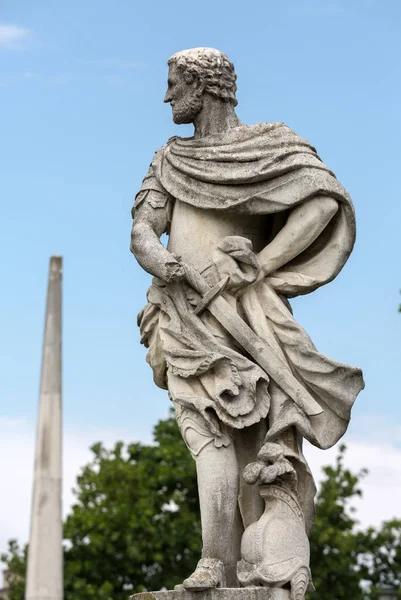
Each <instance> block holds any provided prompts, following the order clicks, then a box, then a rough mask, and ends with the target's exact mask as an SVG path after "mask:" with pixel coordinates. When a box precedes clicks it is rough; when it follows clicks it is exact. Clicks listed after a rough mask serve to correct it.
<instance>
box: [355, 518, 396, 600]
mask: <svg viewBox="0 0 401 600" xmlns="http://www.w3.org/2000/svg"><path fill="white" fill-rule="evenodd" d="M360 539H361V546H362V547H363V548H364V553H363V554H361V556H360V558H359V563H360V565H361V576H362V578H363V579H364V580H366V581H370V582H371V584H372V585H371V588H370V595H369V598H371V599H372V600H376V599H377V598H378V597H379V590H380V588H381V586H383V585H390V586H392V587H393V588H394V589H395V590H396V592H397V596H398V598H401V520H399V519H392V520H390V521H385V522H384V523H383V524H382V527H381V528H380V529H379V530H375V529H374V528H372V527H371V528H369V529H368V530H367V531H366V532H362V533H361V534H360Z"/></svg>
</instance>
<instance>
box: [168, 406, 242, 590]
mask: <svg viewBox="0 0 401 600" xmlns="http://www.w3.org/2000/svg"><path fill="white" fill-rule="evenodd" d="M176 413H177V421H178V424H179V427H180V430H181V434H182V436H183V438H184V441H185V443H186V444H187V446H188V448H189V450H190V451H191V454H192V456H193V458H194V459H195V461H196V470H197V476H198V491H199V503H200V510H201V521H202V541H203V550H202V559H201V560H200V561H199V563H198V567H197V569H196V570H195V572H194V573H193V574H192V575H191V577H189V578H188V579H186V580H185V581H184V587H186V588H187V589H197V590H200V589H207V588H211V587H217V586H221V587H222V586H223V585H228V586H229V587H236V586H237V585H238V581H237V577H236V564H237V561H238V560H239V559H240V544H241V537H242V533H243V525H242V520H241V517H240V512H239V509H238V493H239V474H238V466H237V459H236V455H235V448H234V444H233V442H232V440H230V438H229V437H228V436H225V439H224V444H225V445H223V446H221V447H216V445H215V436H214V435H213V434H212V433H211V432H210V430H209V428H208V426H207V425H206V423H205V421H204V420H203V418H202V417H201V416H200V415H199V413H196V411H194V410H192V409H189V408H185V409H183V408H181V407H180V406H176Z"/></svg>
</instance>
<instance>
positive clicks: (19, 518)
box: [0, 418, 401, 553]
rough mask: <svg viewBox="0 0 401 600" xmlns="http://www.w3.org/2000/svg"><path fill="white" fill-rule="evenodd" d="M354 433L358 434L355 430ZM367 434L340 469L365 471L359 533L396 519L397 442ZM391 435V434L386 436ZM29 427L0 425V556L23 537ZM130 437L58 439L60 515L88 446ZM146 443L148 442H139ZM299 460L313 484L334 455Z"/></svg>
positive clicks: (82, 434)
mask: <svg viewBox="0 0 401 600" xmlns="http://www.w3.org/2000/svg"><path fill="white" fill-rule="evenodd" d="M358 430H359V428H358ZM372 431H373V428H372V429H369V428H368V429H366V430H365V433H364V434H363V437H361V438H359V436H356V435H355V434H352V435H348V436H345V443H346V445H347V448H348V451H347V454H346V459H345V464H346V466H347V467H349V468H350V469H351V470H352V471H353V472H356V471H359V470H360V469H362V468H364V467H367V468H368V469H369V475H368V476H367V477H366V478H365V479H364V480H363V482H362V489H363V492H364V497H363V499H362V500H357V501H355V502H354V505H355V506H356V508H357V517H358V518H359V520H360V521H361V525H362V526H363V527H365V526H368V525H370V524H372V525H379V524H380V522H381V521H383V520H386V519H391V518H392V517H394V516H398V517H401V508H400V507H401V449H400V448H397V447H395V446H393V445H392V444H391V440H392V439H394V440H395V443H397V442H398V440H399V438H397V437H395V438H390V437H389V436H387V440H386V439H385V438H384V434H383V438H382V437H379V438H375V437H374V438H373V439H372V435H371V432H372ZM392 433H393V432H392ZM34 437H35V426H34V424H33V423H31V422H28V421H26V420H16V419H12V418H9V419H7V418H4V419H0V456H1V457H2V460H1V470H0V476H1V482H2V490H4V491H3V492H2V494H1V500H0V553H1V552H3V551H5V550H6V548H7V541H8V539H10V538H17V539H18V540H19V541H20V542H21V543H22V544H23V543H25V542H26V541H27V538H28V531H29V518H30V505H31V491H32V475H33V460H34ZM134 437H135V436H132V434H129V433H127V432H122V431H115V430H111V429H102V430H99V429H96V430H94V429H88V428H86V427H85V429H83V430H82V431H77V430H75V431H73V430H67V431H65V433H64V452H63V454H64V481H63V488H64V493H63V507H64V514H66V513H67V512H68V511H69V509H70V507H71V504H72V503H73V501H74V496H73V494H72V488H73V487H74V485H75V481H76V476H77V474H78V473H79V471H80V469H81V467H82V466H83V465H85V464H86V463H87V462H88V460H89V459H90V451H89V446H91V445H92V444H93V443H95V442H96V441H99V440H102V441H103V442H104V443H105V444H106V446H107V447H111V446H112V445H113V444H114V443H115V442H116V441H117V440H120V439H122V440H125V441H132V440H133V439H134ZM144 438H145V441H149V436H148V435H146V436H144ZM305 455H306V457H307V459H308V461H309V463H310V466H311V469H312V472H313V473H314V475H315V478H316V479H317V481H319V479H320V478H321V467H322V466H323V465H326V464H329V463H330V464H333V463H334V461H335V457H336V456H337V449H336V448H332V449H331V450H327V451H322V450H318V449H316V448H313V447H312V446H310V445H309V444H308V445H306V447H305Z"/></svg>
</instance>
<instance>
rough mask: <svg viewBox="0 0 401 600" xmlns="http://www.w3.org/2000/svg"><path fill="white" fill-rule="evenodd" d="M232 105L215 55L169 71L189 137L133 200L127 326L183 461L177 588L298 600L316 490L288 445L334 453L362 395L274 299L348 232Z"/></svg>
mask: <svg viewBox="0 0 401 600" xmlns="http://www.w3.org/2000/svg"><path fill="white" fill-rule="evenodd" d="M235 92H236V75H235V72H234V66H233V65H232V63H231V62H230V61H229V60H228V58H227V56H226V55H225V54H223V53H221V52H219V51H218V50H215V49H211V48H195V49H192V50H187V51H184V52H180V53H178V54H176V55H174V56H173V57H172V58H171V59H170V61H169V79H168V89H167V92H166V96H165V102H169V103H170V104H171V107H172V112H173V120H174V122H175V123H177V124H180V123H193V124H194V136H193V137H191V138H179V137H175V138H171V139H170V140H169V141H168V142H167V144H166V145H165V146H163V147H162V148H161V149H160V150H158V151H157V152H156V154H155V155H154V157H153V160H152V163H151V166H150V169H149V172H148V174H147V176H146V177H145V179H144V181H143V183H142V187H141V189H140V191H139V192H138V194H137V196H136V201H135V206H134V208H133V216H134V224H133V229H132V244H131V249H132V252H133V253H134V254H135V256H136V258H137V260H138V261H139V263H140V264H141V266H142V267H143V268H144V269H145V270H146V271H148V272H149V273H151V274H152V275H154V279H153V283H152V286H151V288H150V289H149V292H148V304H147V306H146V307H145V308H144V309H143V311H141V313H140V315H139V318H138V322H139V326H140V330H141V338H142V343H143V344H145V345H146V346H147V347H148V348H149V352H148V362H149V364H150V365H151V367H152V369H153V373H154V379H155V382H156V384H157V385H159V386H160V387H162V388H165V389H168V391H169V395H170V398H171V399H172V401H173V403H174V405H175V408H176V415H177V421H178V424H179V427H180V430H181V433H182V435H183V438H184V440H185V442H186V444H187V446H188V448H189V450H190V452H191V453H192V455H193V457H194V459H195V460H196V467H197V475H198V487H199V499H200V507H201V519H202V537H203V551H202V559H201V560H200V562H199V564H198V567H197V569H196V571H195V573H193V574H192V575H191V576H190V577H188V579H185V580H184V582H183V585H184V588H186V589H187V590H191V591H193V590H197V591H196V592H195V593H196V594H199V593H200V592H199V590H202V589H205V588H210V587H217V586H220V587H221V588H224V587H226V586H227V587H232V588H233V591H232V593H233V594H240V593H244V594H245V593H250V592H248V591H247V590H246V591H239V590H237V586H238V584H239V581H238V580H240V581H242V582H243V583H248V584H249V583H252V584H254V583H257V584H258V585H264V586H267V588H269V587H276V588H277V589H279V588H283V589H285V588H286V587H288V586H289V585H291V586H292V591H293V598H295V599H296V600H302V598H303V597H304V594H305V590H306V589H307V587H308V586H309V588H310V589H311V588H312V583H311V578H310V572H309V545H308V538H307V536H308V533H309V531H310V528H311V525H312V520H313V514H314V506H313V498H314V494H315V486H314V482H313V479H312V476H311V474H310V471H309V469H308V466H307V464H306V461H305V458H304V456H303V454H302V445H301V438H302V437H304V438H306V439H307V440H309V441H310V442H311V443H312V444H314V445H315V446H317V447H319V448H322V449H325V448H329V447H331V446H332V445H333V444H335V443H336V442H337V441H338V440H339V439H340V438H341V437H342V435H343V434H344V432H345V431H346V428H347V425H348V422H349V418H350V411H351V407H352V405H353V402H354V401H355V398H356V396H357V395H358V393H359V391H360V390H361V389H362V387H363V385H364V384H363V379H362V373H361V371H360V369H358V368H355V367H351V366H348V365H344V364H342V363H338V362H336V361H335V360H333V359H330V358H328V357H326V356H323V355H322V354H320V353H319V352H318V351H317V349H316V348H315V347H314V345H313V343H312V341H311V339H310V338H309V336H308V334H307V333H306V332H305V330H304V329H303V328H302V327H301V326H300V325H299V324H298V323H297V322H296V320H295V319H294V317H293V314H292V311H291V307H290V304H289V301H288V299H289V298H292V297H294V296H297V295H302V294H307V293H310V292H313V291H314V290H315V289H317V288H318V287H320V286H322V285H324V284H325V283H328V282H329V281H331V280H332V279H334V277H336V276H337V275H338V273H339V272H340V270H341V269H342V267H343V266H344V264H345V262H346V261H347V259H348V257H349V255H350V252H351V250H352V247H353V244H354V240H355V217H354V210H353V206H352V202H351V199H350V197H349V195H348V193H347V192H346V190H345V189H344V188H343V186H342V185H341V184H340V183H339V182H338V180H337V179H336V178H335V177H334V175H333V174H332V172H331V171H330V170H329V168H328V167H327V166H326V165H325V164H324V163H323V162H322V161H321V159H320V158H319V156H318V155H317V153H316V151H315V149H314V148H313V146H311V144H309V142H307V141H306V140H304V139H302V138H300V137H299V136H298V135H297V134H296V133H295V132H293V131H292V130H291V129H290V128H289V127H287V126H285V125H284V124H282V123H258V124H256V125H251V126H248V125H244V124H243V123H241V121H240V120H239V118H238V116H237V115H236V113H235V106H236V104H237V100H236V96H235ZM164 232H166V233H167V234H168V236H169V241H168V245H167V248H166V247H164V246H163V245H162V244H161V242H160V236H161V235H162V234H163V233H164ZM244 469H245V470H244ZM243 473H244V476H243ZM259 486H261V488H260V489H261V491H262V497H261V495H260V493H259ZM269 486H270V488H269ZM269 490H270V491H269ZM274 490H279V491H280V494H281V493H282V494H283V496H281V495H280V494H279V495H278V496H276V497H273V496H274ZM270 492H271V493H270ZM287 500H288V501H287ZM292 503H293V504H294V506H295V507H296V508H293V507H292ZM244 531H245V533H244ZM253 531H254V532H255V535H256V536H257V537H258V543H255V544H253V542H254V540H253V534H252V532H253ZM277 532H279V534H278V533H277ZM241 539H242V547H241ZM237 564H238V569H237ZM215 593H219V594H222V593H225V592H223V590H221V591H219V590H216V592H215ZM252 593H258V594H259V593H262V592H256V591H255V592H252ZM266 593H268V592H266ZM277 593H279V592H277ZM283 593H284V592H283ZM285 593H287V592H285ZM166 597H167V596H166Z"/></svg>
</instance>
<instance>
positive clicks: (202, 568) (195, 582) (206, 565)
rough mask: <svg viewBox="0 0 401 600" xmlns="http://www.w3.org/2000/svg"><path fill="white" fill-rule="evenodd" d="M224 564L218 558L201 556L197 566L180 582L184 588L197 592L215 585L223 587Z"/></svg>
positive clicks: (224, 581) (224, 578) (224, 580)
mask: <svg viewBox="0 0 401 600" xmlns="http://www.w3.org/2000/svg"><path fill="white" fill-rule="evenodd" d="M225 584H226V577H225V572H224V565H223V563H222V562H221V560H219V559H218V558H201V560H200V561H199V562H198V566H197V567H196V569H195V571H194V572H193V573H192V575H191V576H190V577H188V579H185V581H184V583H183V584H182V585H183V586H184V588H185V589H186V590H189V591H192V592H198V591H201V590H209V589H211V588H216V587H225Z"/></svg>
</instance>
